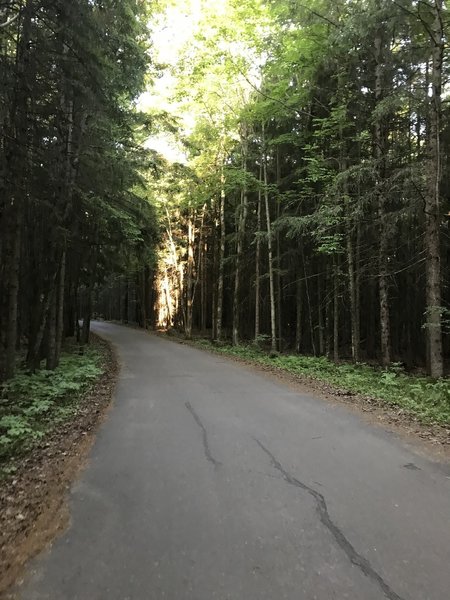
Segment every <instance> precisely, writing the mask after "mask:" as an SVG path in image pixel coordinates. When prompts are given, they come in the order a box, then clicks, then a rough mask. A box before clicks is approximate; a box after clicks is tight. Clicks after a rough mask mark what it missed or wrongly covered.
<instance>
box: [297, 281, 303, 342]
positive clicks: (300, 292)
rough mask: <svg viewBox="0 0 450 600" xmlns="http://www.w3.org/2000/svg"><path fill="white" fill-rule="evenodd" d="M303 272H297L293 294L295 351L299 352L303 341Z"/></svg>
mask: <svg viewBox="0 0 450 600" xmlns="http://www.w3.org/2000/svg"><path fill="white" fill-rule="evenodd" d="M302 277H303V273H301V271H298V272H297V285H296V294H295V351H296V352H297V353H298V354H300V352H301V348H302V342H303V336H302V316H303V281H302Z"/></svg>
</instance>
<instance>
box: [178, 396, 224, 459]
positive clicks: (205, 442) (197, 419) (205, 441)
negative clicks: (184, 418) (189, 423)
mask: <svg viewBox="0 0 450 600" xmlns="http://www.w3.org/2000/svg"><path fill="white" fill-rule="evenodd" d="M184 405H185V407H186V408H187V409H188V411H189V412H190V413H191V415H192V416H193V417H194V421H195V422H196V423H197V425H198V426H199V427H200V429H201V430H202V437H203V450H204V451H205V456H206V459H207V460H208V461H209V462H210V463H211V464H213V465H214V467H215V468H217V467H220V466H221V465H222V463H221V462H219V461H218V460H216V459H215V458H214V456H213V455H212V454H211V450H210V448H209V442H208V433H207V431H206V428H205V426H204V425H203V423H202V421H201V420H200V417H199V416H198V414H197V413H196V412H195V410H194V408H193V407H192V404H191V403H190V402H185V404H184Z"/></svg>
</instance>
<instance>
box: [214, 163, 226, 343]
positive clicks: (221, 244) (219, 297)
mask: <svg viewBox="0 0 450 600" xmlns="http://www.w3.org/2000/svg"><path fill="white" fill-rule="evenodd" d="M221 186H222V187H221V190H220V208H219V210H220V242H219V261H218V262H219V265H218V266H219V274H218V280H217V310H216V341H217V342H220V341H221V340H222V313H223V277H224V263H225V237H226V231H225V199H226V198H225V174H224V168H223V166H222V173H221Z"/></svg>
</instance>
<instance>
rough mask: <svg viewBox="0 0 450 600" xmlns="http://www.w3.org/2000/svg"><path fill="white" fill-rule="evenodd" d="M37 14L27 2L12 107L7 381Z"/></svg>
mask: <svg viewBox="0 0 450 600" xmlns="http://www.w3.org/2000/svg"><path fill="white" fill-rule="evenodd" d="M33 13H34V1H33V0H26V4H25V7H24V9H23V13H22V31H21V35H20V39H19V42H18V45H17V56H16V86H15V90H14V95H13V101H12V104H11V114H10V122H11V125H12V131H11V132H10V138H11V139H10V141H9V143H10V144H11V149H10V150H11V152H10V158H9V162H10V165H9V169H10V173H9V175H8V177H9V178H10V179H11V182H12V183H11V184H10V185H8V186H7V187H10V186H13V187H12V189H11V190H10V191H9V193H10V195H11V197H10V198H9V200H8V201H7V204H6V210H5V216H4V218H5V219H6V222H7V226H8V228H9V231H6V233H7V235H8V237H9V243H8V242H6V245H7V247H9V249H10V252H9V256H8V257H7V258H8V265H7V268H6V271H7V276H8V283H7V286H8V287H7V289H8V292H7V311H8V312H7V319H6V320H7V327H6V336H5V344H6V353H5V354H6V355H5V377H6V378H7V379H8V378H10V377H12V376H13V375H14V371H15V366H16V347H17V317H18V296H19V275H20V249H21V235H22V223H23V214H24V202H25V197H26V196H25V195H26V181H25V179H26V178H25V175H24V169H26V165H27V164H28V158H27V152H28V136H29V133H28V99H29V94H30V85H31V81H30V73H29V71H30V70H31V68H30V67H31V65H30V48H31V45H30V41H31V33H32V18H33ZM8 217H9V218H8Z"/></svg>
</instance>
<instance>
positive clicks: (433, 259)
mask: <svg viewBox="0 0 450 600" xmlns="http://www.w3.org/2000/svg"><path fill="white" fill-rule="evenodd" d="M432 10H433V17H434V18H433V23H432V25H431V27H430V37H431V43H432V55H431V56H432V65H431V74H430V75H431V97H430V125H429V136H428V168H427V172H428V176H427V179H428V181H427V183H428V186H427V191H426V196H425V257H426V259H425V260H426V263H425V264H426V282H427V286H426V334H427V341H428V361H429V362H428V370H429V373H430V375H431V376H432V377H435V378H438V377H442V376H443V374H444V361H443V354H442V307H441V302H442V301H441V250H440V232H439V227H440V208H439V204H440V184H441V177H442V173H441V152H440V140H441V113H442V98H441V95H442V67H443V59H444V46H445V40H444V32H443V22H442V17H443V15H442V12H443V1H442V0H434V2H433V7H432Z"/></svg>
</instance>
